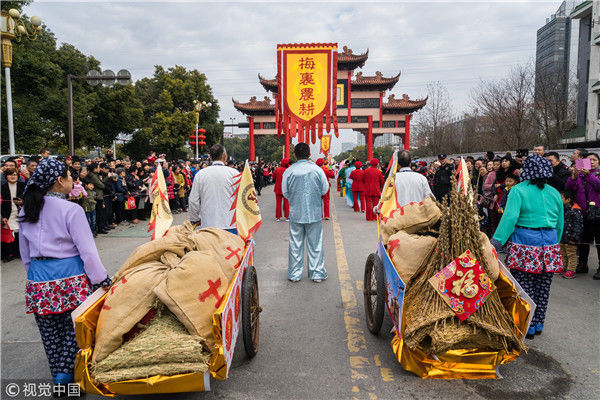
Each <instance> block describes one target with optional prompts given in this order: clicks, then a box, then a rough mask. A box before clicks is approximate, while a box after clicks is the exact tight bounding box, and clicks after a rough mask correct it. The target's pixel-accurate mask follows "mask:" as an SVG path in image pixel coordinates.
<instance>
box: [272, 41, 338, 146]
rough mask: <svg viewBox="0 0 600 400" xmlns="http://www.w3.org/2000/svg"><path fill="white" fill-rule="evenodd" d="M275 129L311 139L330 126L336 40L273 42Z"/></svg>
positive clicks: (333, 118) (333, 122)
mask: <svg viewBox="0 0 600 400" xmlns="http://www.w3.org/2000/svg"><path fill="white" fill-rule="evenodd" d="M277 72H278V74H277V79H278V84H279V85H278V86H279V92H278V94H277V112H276V123H277V133H278V134H281V132H284V133H285V134H286V135H290V136H291V137H296V132H298V141H299V142H305V143H309V142H311V143H315V142H316V139H317V136H318V137H319V138H321V137H322V136H323V128H324V127H323V126H324V125H325V130H326V131H327V132H328V133H329V132H331V129H332V127H333V131H334V132H335V135H336V136H338V125H337V116H336V91H337V43H316V44H280V45H278V46H277Z"/></svg>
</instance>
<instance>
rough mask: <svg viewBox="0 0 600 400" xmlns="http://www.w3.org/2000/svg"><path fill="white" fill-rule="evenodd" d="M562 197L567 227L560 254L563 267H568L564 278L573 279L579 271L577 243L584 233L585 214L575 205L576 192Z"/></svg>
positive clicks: (565, 192) (563, 194) (569, 192)
mask: <svg viewBox="0 0 600 400" xmlns="http://www.w3.org/2000/svg"><path fill="white" fill-rule="evenodd" d="M561 195H562V201H563V204H564V206H565V227H564V229H563V235H562V239H561V241H560V252H561V255H562V259H563V265H564V266H566V267H567V271H566V272H565V273H564V274H563V278H565V279H573V278H575V276H576V275H575V270H576V269H577V243H579V242H580V240H581V235H582V233H583V212H582V210H581V207H579V205H578V204H577V203H575V193H574V192H571V191H568V190H567V191H564V192H562V193H561Z"/></svg>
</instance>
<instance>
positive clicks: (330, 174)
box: [317, 158, 335, 219]
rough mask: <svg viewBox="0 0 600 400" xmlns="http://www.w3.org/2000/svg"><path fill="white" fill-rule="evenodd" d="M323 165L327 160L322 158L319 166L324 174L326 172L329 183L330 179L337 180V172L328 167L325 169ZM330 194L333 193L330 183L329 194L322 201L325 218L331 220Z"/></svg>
mask: <svg viewBox="0 0 600 400" xmlns="http://www.w3.org/2000/svg"><path fill="white" fill-rule="evenodd" d="M323 164H325V160H323V159H322V158H319V159H318V160H317V165H318V166H319V167H321V169H322V170H323V172H325V176H326V177H327V181H328V182H329V180H330V179H332V178H335V172H333V170H331V169H329V168H328V167H324V166H323ZM330 192H331V183H329V190H328V191H327V193H326V194H325V195H324V196H321V199H322V200H323V217H324V218H325V219H329V193H330Z"/></svg>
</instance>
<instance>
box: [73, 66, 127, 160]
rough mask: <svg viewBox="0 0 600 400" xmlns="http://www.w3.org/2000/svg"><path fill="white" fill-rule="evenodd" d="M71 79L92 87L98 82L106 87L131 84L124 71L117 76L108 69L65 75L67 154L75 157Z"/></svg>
mask: <svg viewBox="0 0 600 400" xmlns="http://www.w3.org/2000/svg"><path fill="white" fill-rule="evenodd" d="M73 79H76V80H83V81H86V82H87V83H89V84H90V85H92V86H96V85H97V84H99V83H100V81H102V82H104V84H106V85H108V86H112V85H114V84H115V82H116V83H118V84H119V85H122V86H126V85H129V84H130V83H131V74H130V73H129V71H127V70H126V69H122V70H120V71H119V72H117V76H115V73H114V72H113V71H111V70H110V69H106V70H104V72H102V73H100V72H99V71H96V70H94V69H93V70H91V71H88V73H87V75H80V76H76V75H71V74H69V75H67V95H68V101H67V102H68V118H69V154H70V155H71V156H74V155H75V133H74V132H73ZM113 146H114V143H113ZM113 151H114V150H113Z"/></svg>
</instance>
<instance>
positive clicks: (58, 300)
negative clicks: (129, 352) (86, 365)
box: [19, 159, 111, 384]
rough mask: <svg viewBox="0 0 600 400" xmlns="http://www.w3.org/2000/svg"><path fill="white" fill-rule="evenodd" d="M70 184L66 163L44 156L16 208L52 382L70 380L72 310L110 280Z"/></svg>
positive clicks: (30, 309)
mask: <svg viewBox="0 0 600 400" xmlns="http://www.w3.org/2000/svg"><path fill="white" fill-rule="evenodd" d="M72 190H73V179H72V178H71V174H70V172H69V169H68V168H67V167H66V166H65V164H63V163H62V162H60V161H57V160H54V159H45V160H43V161H42V162H41V163H40V164H39V165H38V167H37V169H36V170H35V172H34V173H33V175H32V177H31V179H30V180H29V181H28V182H27V186H26V187H25V192H24V195H23V209H22V210H21V212H20V213H19V221H20V224H19V225H20V227H19V228H20V251H21V258H22V260H23V265H24V266H25V270H26V271H27V286H26V294H25V296H26V297H25V301H26V307H27V313H33V314H34V316H35V321H36V323H37V325H38V328H39V330H40V334H41V336H42V342H43V343H44V349H45V350H46V356H47V357H48V362H49V364H50V372H51V373H52V379H53V381H54V383H55V384H67V383H71V382H73V381H74V380H73V378H74V377H73V370H74V367H75V357H76V355H77V351H78V347H77V342H76V340H75V332H74V330H73V321H72V320H71V312H72V311H73V310H74V309H75V308H76V307H77V306H79V305H80V304H81V303H82V302H83V301H84V300H85V299H86V298H87V297H88V296H89V295H90V294H91V293H92V292H93V290H94V289H93V288H94V286H109V285H110V283H111V282H110V278H109V277H108V274H107V272H106V269H105V268H104V266H103V265H102V262H101V261H100V257H99V255H98V250H97V249H96V245H95V243H94V238H93V236H92V232H91V230H90V227H89V225H88V222H87V219H86V217H85V213H84V211H83V208H81V207H80V206H79V205H77V204H75V203H71V202H69V201H68V200H67V195H68V194H69V193H70V192H71V191H72Z"/></svg>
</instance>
